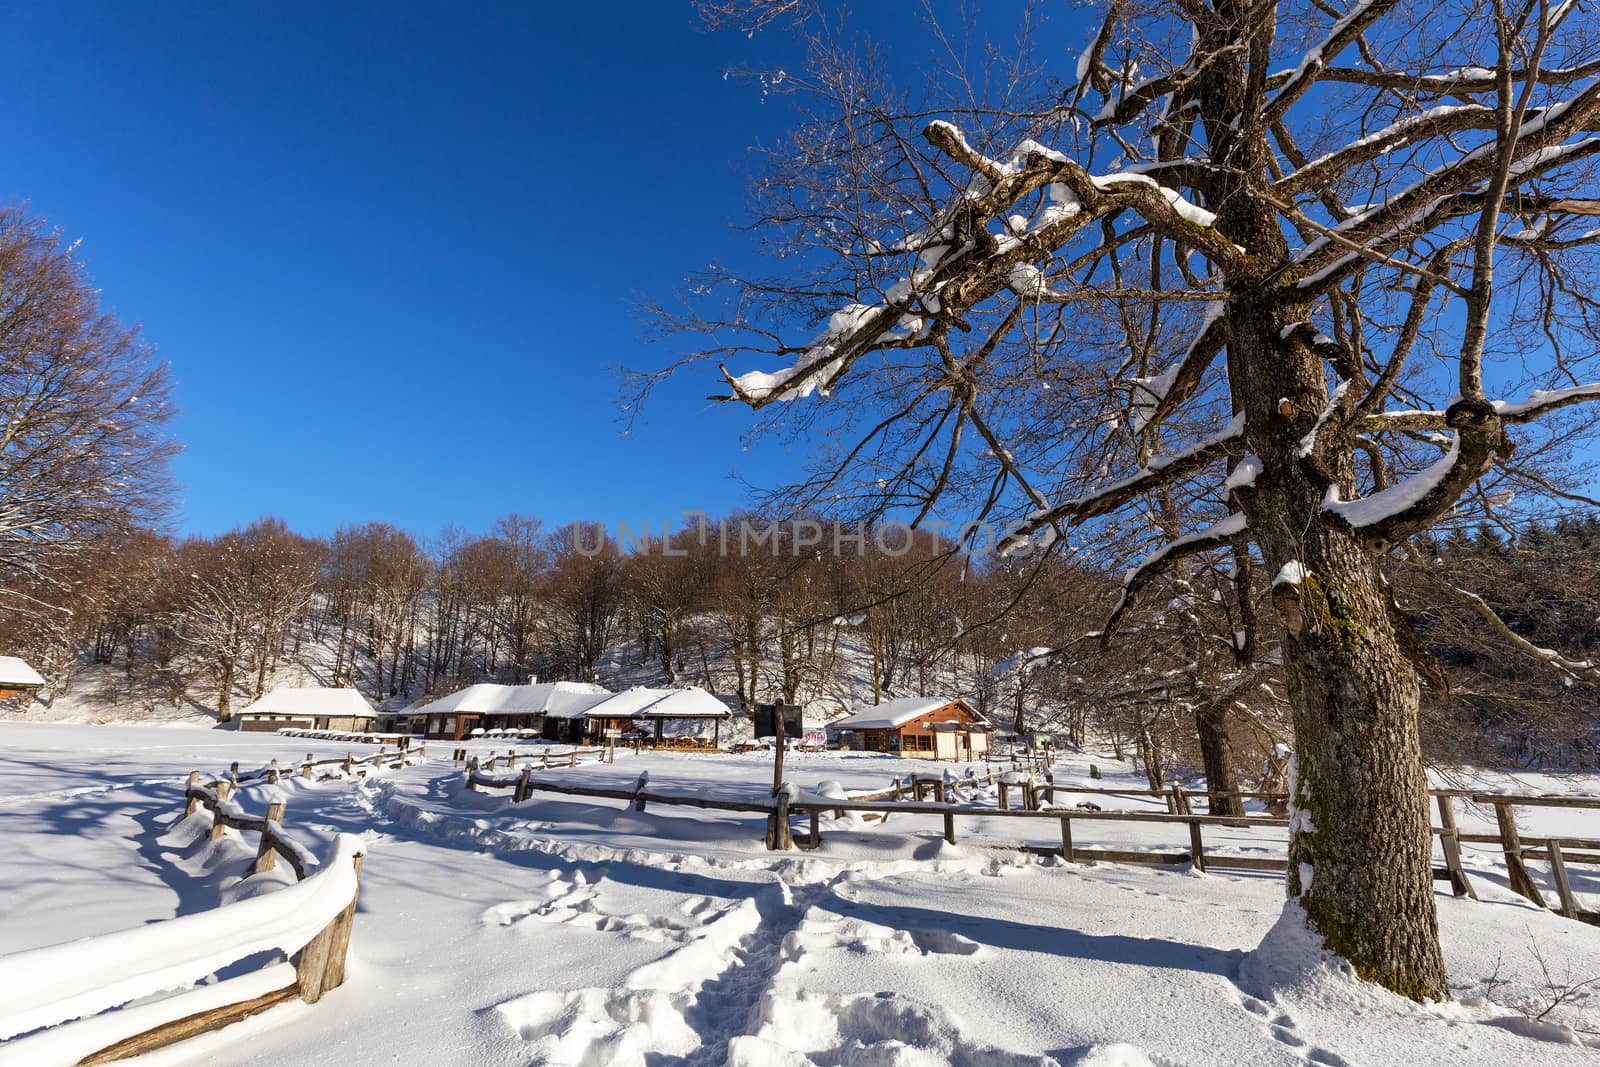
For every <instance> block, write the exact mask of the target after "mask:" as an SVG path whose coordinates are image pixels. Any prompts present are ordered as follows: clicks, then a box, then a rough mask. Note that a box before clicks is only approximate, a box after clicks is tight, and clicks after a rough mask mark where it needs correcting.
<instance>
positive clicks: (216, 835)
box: [211, 780, 233, 841]
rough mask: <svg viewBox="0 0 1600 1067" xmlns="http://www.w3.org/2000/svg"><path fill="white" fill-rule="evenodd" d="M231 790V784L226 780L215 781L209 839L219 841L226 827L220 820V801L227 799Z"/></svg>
mask: <svg viewBox="0 0 1600 1067" xmlns="http://www.w3.org/2000/svg"><path fill="white" fill-rule="evenodd" d="M232 792H233V786H232V785H230V784H229V783H228V782H227V781H226V780H223V781H220V782H218V783H217V806H216V808H215V809H214V810H213V811H212V812H211V840H213V841H219V840H221V839H222V835H223V834H224V833H225V832H226V831H227V829H228V827H227V826H226V825H224V824H223V821H222V802H223V801H225V800H227V799H228V796H229V795H230V794H231V793H232Z"/></svg>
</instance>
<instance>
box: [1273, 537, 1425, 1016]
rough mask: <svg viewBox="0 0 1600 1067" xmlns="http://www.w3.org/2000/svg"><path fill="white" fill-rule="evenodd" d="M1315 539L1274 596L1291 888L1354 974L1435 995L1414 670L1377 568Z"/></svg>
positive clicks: (1337, 544)
mask: <svg viewBox="0 0 1600 1067" xmlns="http://www.w3.org/2000/svg"><path fill="white" fill-rule="evenodd" d="M1317 540H1318V541H1319V542H1320V544H1318V545H1316V546H1315V547H1316V548H1318V549H1320V551H1312V552H1307V553H1306V555H1308V556H1310V557H1312V558H1311V559H1310V560H1308V561H1303V562H1305V563H1306V565H1307V567H1308V569H1309V571H1310V574H1309V575H1308V577H1307V578H1306V579H1305V580H1304V581H1303V582H1302V583H1301V584H1300V587H1299V589H1298V595H1295V594H1293V593H1280V595H1278V596H1277V597H1275V599H1276V600H1277V602H1278V603H1279V604H1280V610H1281V611H1282V612H1283V613H1284V615H1285V616H1286V618H1285V622H1286V626H1287V627H1289V628H1290V630H1291V632H1290V633H1289V635H1288V639H1287V641H1286V656H1285V668H1286V671H1287V674H1288V679H1289V699H1290V704H1291V707H1292V708H1293V711H1294V725H1295V736H1296V739H1297V742H1298V743H1297V746H1296V757H1295V772H1294V780H1293V782H1292V783H1291V792H1292V796H1291V804H1292V811H1293V813H1294V815H1293V818H1294V823H1293V824H1292V825H1291V827H1290V841H1289V892H1290V895H1298V896H1299V897H1300V899H1301V903H1302V904H1303V905H1304V906H1305V909H1306V914H1307V916H1308V917H1309V918H1310V919H1311V922H1312V924H1313V925H1314V926H1315V927H1316V929H1317V930H1318V931H1319V932H1320V933H1321V934H1322V936H1323V938H1324V939H1325V940H1326V941H1327V943H1328V946H1329V947H1330V948H1332V949H1333V950H1334V951H1336V952H1338V953H1339V954H1341V955H1343V956H1344V957H1345V958H1346V959H1348V960H1349V961H1350V962H1351V963H1352V964H1353V965H1354V966H1355V969H1356V973H1357V974H1359V975H1360V976H1361V977H1363V978H1366V979H1368V980H1371V981H1375V982H1378V983H1380V984H1382V985H1384V986H1387V987H1388V988H1390V989H1392V990H1394V991H1395V992H1397V993H1401V994H1404V995H1406V996H1409V997H1412V998H1414V999H1421V998H1424V997H1428V998H1442V997H1444V996H1446V995H1448V986H1447V982H1446V975H1445V969H1444V960H1443V957H1442V955H1441V953H1440V951H1439V928H1438V920H1437V917H1436V914H1435V911H1434V901H1433V857H1432V852H1433V842H1432V836H1431V832H1430V830H1429V816H1428V796H1427V785H1428V783H1427V777H1426V775H1425V773H1424V771H1423V767H1422V756H1421V751H1422V746H1421V739H1420V737H1419V736H1418V732H1417V705H1418V698H1419V693H1418V684H1417V675H1416V671H1415V670H1414V668H1413V667H1412V666H1411V663H1410V661H1408V660H1407V659H1406V657H1405V655H1404V654H1403V653H1402V652H1401V650H1400V646H1399V643H1398V641H1397V640H1396V637H1395V633H1394V630H1393V627H1392V626H1391V624H1390V621H1389V616H1388V611H1387V592H1386V591H1385V590H1384V588H1383V586H1382V578H1381V576H1380V575H1379V574H1378V569H1377V566H1376V565H1375V563H1374V562H1373V561H1372V560H1371V559H1370V558H1369V557H1367V556H1366V554H1365V553H1364V551H1363V550H1362V549H1361V548H1360V547H1359V546H1357V545H1355V544H1353V543H1351V542H1350V541H1349V540H1348V539H1345V538H1341V537H1339V536H1338V535H1336V534H1330V533H1326V532H1325V533H1323V535H1322V536H1321V537H1319V538H1317ZM1307 547H1308V548H1310V547H1312V546H1310V545H1308V546H1307ZM1279 589H1280V590H1282V589H1283V587H1282V586H1280V587H1279ZM1296 613H1298V615H1299V619H1298V621H1297V622H1296V621H1295V619H1294V616H1295V615H1296ZM1295 629H1297V630H1298V633H1295V632H1293V630H1295Z"/></svg>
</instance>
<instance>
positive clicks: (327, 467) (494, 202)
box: [0, 3, 797, 535]
mask: <svg viewBox="0 0 1600 1067" xmlns="http://www.w3.org/2000/svg"><path fill="white" fill-rule="evenodd" d="M596 16H597V9H596V8H595V7H593V6H589V5H567V4H548V5H547V4H519V5H504V6H496V7H491V6H489V5H458V6H455V7H454V8H447V7H446V6H444V5H437V6H408V5H381V6H380V5H368V6H362V7H357V6H354V5H344V4H327V5H287V4H272V5H253V6H245V5H220V4H210V5H192V6H190V5H176V4H171V3H157V4H71V5H67V4H50V5H43V4H37V5H24V6H21V7H16V8H13V9H12V10H11V11H10V12H9V13H8V16H7V23H8V25H7V33H6V34H5V35H4V38H3V39H0V93H3V95H4V98H5V99H6V100H8V101H9V102H10V105H11V106H10V107H9V108H8V109H7V110H8V116H7V117H8V121H7V142H8V144H9V145H10V146H11V147H10V148H9V149H8V151H7V153H6V165H5V166H4V168H3V169H0V197H4V198H5V199H8V200H27V201H29V202H30V203H31V205H32V208H33V210H34V211H35V212H37V213H39V214H42V215H44V216H46V217H48V218H49V219H50V220H51V221H52V222H53V223H54V224H55V225H57V226H59V227H60V228H61V229H62V230H63V231H64V232H65V233H66V234H67V235H68V236H69V237H72V238H81V239H82V241H83V244H82V255H83V257H84V259H85V261H86V262H87V263H88V265H89V269H90V271H91V273H92V275H93V276H94V278H95V281H96V283H97V284H98V285H99V286H100V288H101V289H102V291H103V293H104V296H105V299H106V301H107V303H108V304H109V305H111V306H112V307H113V308H114V309H115V310H116V311H117V312H118V314H119V315H120V316H121V317H122V318H123V319H124V320H125V321H136V322H140V323H142V324H143V326H144V329H145V332H146V335H147V337H148V338H149V339H150V340H151V341H153V342H155V343H156V344H157V345H158V347H159V351H160V354H161V356H162V357H163V358H165V359H167V360H168V361H170V363H171V364H172V367H173V369H174V371H175V374H176V377H177V379H178V382H179V387H178V401H179V404H180V405H181V407H182V409H183V415H182V417H181V419H180V421H179V422H178V423H177V425H176V432H177V434H178V435H179V436H180V437H181V438H182V440H183V441H184V442H185V444H186V446H187V447H186V451H185V453H184V455H183V456H182V457H181V458H180V459H179V461H178V463H177V468H176V470H177V475H178V478H179V480H180V481H181V483H182V484H183V487H184V490H183V491H184V500H183V506H182V511H181V514H180V517H179V521H178V525H179V528H180V529H182V530H185V531H193V532H202V533H214V532H219V531H222V530H226V529H228V528H230V527H232V526H234V525H236V524H240V523H244V522H248V521H249V520H251V519H252V518H254V517H256V516H258V515H262V514H276V515H279V516H281V517H282V518H284V519H285V520H286V521H288V522H289V523H290V524H291V525H292V526H294V527H296V528H298V529H301V530H302V531H304V532H307V533H327V532H331V531H332V530H333V529H335V528H337V527H338V526H340V525H343V524H346V523H351V522H357V521H364V520H369V519H383V520H388V521H392V522H396V523H399V524H401V525H404V526H407V527H410V528H412V529H414V530H416V531H418V532H419V533H422V534H425V535H427V534H432V533H434V532H436V531H437V530H438V529H440V528H441V527H443V526H444V525H445V524H447V523H453V524H455V525H458V526H460V527H463V528H465V529H468V530H479V529H483V528H485V527H487V526H488V524H489V523H490V522H491V521H492V520H493V519H494V518H495V517H496V516H498V515H501V514H505V513H507V512H512V511H516V512H521V513H523V514H534V515H538V516H540V517H542V518H544V519H545V520H546V522H547V523H550V524H557V523H561V522H565V521H569V520H571V519H574V518H579V517H595V518H604V519H607V520H610V521H615V520H617V519H635V518H643V517H661V518H666V517H671V516H675V515H676V514H677V510H678V509H679V508H682V507H706V508H708V509H712V510H721V509H724V508H727V507H729V506H731V505H734V504H736V503H738V502H740V501H741V500H742V498H743V492H744V490H743V489H742V488H741V486H740V485H739V484H738V483H737V482H736V481H734V480H733V479H731V478H730V475H732V474H735V473H737V474H740V475H742V476H744V477H746V478H749V479H751V480H753V481H757V482H766V483H771V482H775V481H778V480H780V479H781V478H782V476H783V475H784V474H785V473H786V472H787V471H789V470H790V467H791V465H792V464H793V463H794V462H795V460H796V458H797V457H795V456H793V455H790V454H788V453H787V452H786V451H785V450H784V449H783V448H781V447H779V446H777V445H775V444H774V445H765V446H762V447H760V448H757V449H755V450H752V451H749V452H746V451H744V450H743V445H742V440H741V435H742V433H743V431H744V430H745V429H747V428H748V426H749V425H750V414H749V413H748V412H747V411H741V410H737V409H734V408H732V407H731V406H729V407H718V406H715V405H712V404H709V403H708V402H706V401H705V399H704V398H705V396H706V394H707V393H709V392H712V391H714V390H715V386H716V384H717V383H716V382H715V381H713V380H710V378H709V375H707V376H706V377H705V379H704V380H702V379H701V378H699V377H695V376H690V377H687V378H684V379H682V380H680V381H678V382H676V383H674V384H673V386H672V387H671V388H670V389H669V390H668V391H667V392H666V393H664V394H661V395H660V397H659V399H658V400H657V401H656V402H655V403H654V404H653V405H652V407H651V408H650V410H649V412H648V419H649V421H648V422H647V423H646V424H645V425H644V426H642V427H637V428H636V429H635V430H634V432H633V433H632V435H631V436H623V435H622V432H621V431H622V426H621V424H620V422H619V417H620V410H619V407H618V402H617V401H618V397H617V383H616V380H615V378H614V377H613V376H611V375H610V374H609V373H608V370H607V368H608V367H611V366H614V365H616V364H620V363H628V364H631V365H636V366H637V365H648V364H651V363H653V362H655V361H659V360H660V359H662V358H664V356H665V353H663V352H660V351H659V350H657V349H654V348H651V347H647V346H645V345H644V344H642V341H641V338H642V331H641V329H640V327H639V325H638V323H637V322H636V321H635V320H634V319H633V317H632V316H631V310H630V301H631V298H632V297H633V295H634V294H635V293H638V292H648V293H653V294H657V295H666V294H668V293H669V292H670V291H671V289H672V288H673V286H674V285H675V284H677V283H678V282H679V281H680V280H681V279H682V277H683V276H684V275H685V274H686V273H687V272H688V271H690V270H691V269H693V268H694V267H696V266H698V265H703V264H705V263H706V262H708V261H710V260H711V259H713V258H721V259H724V260H728V259H730V258H734V259H735V260H736V259H737V257H738V256H739V255H740V254H741V252H740V250H741V249H743V248H744V247H745V242H744V238H742V237H741V236H740V235H738V234H737V233H735V232H733V231H732V229H731V227H732V225H734V224H737V223H739V222H740V221H741V220H742V218H743V203H744V201H743V187H744V182H743V177H742V174H741V168H743V167H745V166H746V165H747V161H748V155H747V151H746V147H747V146H748V145H749V144H751V143H753V142H755V141H757V140H760V139H762V138H763V137H766V136H770V135H771V134H773V133H774V132H775V131H776V130H778V129H780V128H781V127H782V125H783V121H784V114H783V106H782V105H781V104H779V103H775V102H771V101H765V102H764V101H763V100H762V99H761V97H760V94H759V92H758V91H756V90H755V89H754V88H753V87H752V86H750V85H749V84H748V83H741V82H739V81H737V80H733V81H728V80H724V78H723V77H722V70H723V69H724V67H725V66H727V65H728V64H732V63H740V62H750V63H752V64H759V63H761V62H763V61H768V60H772V59H777V60H778V61H779V62H781V61H782V58H783V53H784V51H785V50H786V49H787V48H789V47H792V46H790V45H789V44H788V43H787V42H786V41H784V40H783V39H782V38H781V37H779V36H777V35H770V34H767V35H760V36H758V37H757V38H756V39H754V40H750V39H747V38H745V37H744V36H742V35H740V34H732V33H721V34H715V35H710V34H705V33H702V32H699V31H698V29H697V26H696V22H695V19H694V16H693V15H692V13H691V11H690V9H689V6H688V4H687V3H637V4H632V5H606V6H605V7H604V9H603V15H602V16H601V17H596ZM18 146H24V147H18Z"/></svg>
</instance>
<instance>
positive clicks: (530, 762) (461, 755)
mask: <svg viewBox="0 0 1600 1067" xmlns="http://www.w3.org/2000/svg"><path fill="white" fill-rule="evenodd" d="M450 761H451V763H452V764H454V765H456V766H460V765H461V764H463V763H465V764H467V765H468V766H473V767H477V768H478V769H479V770H481V771H492V770H494V769H495V768H496V767H498V766H504V767H506V768H507V769H508V770H514V769H515V768H516V767H517V766H518V764H519V763H520V764H521V765H522V766H524V767H537V768H538V769H539V770H541V771H548V770H550V769H551V768H552V767H576V766H578V765H579V764H580V763H615V762H616V761H617V750H616V748H615V747H614V746H610V745H608V746H606V747H605V748H572V749H568V750H567V751H566V752H551V751H550V749H548V748H540V749H537V750H525V751H522V752H518V751H516V750H515V749H512V750H511V751H509V752H507V753H506V754H505V755H503V756H502V755H499V754H491V755H489V756H476V755H473V754H472V753H471V752H470V751H469V750H467V749H465V748H458V749H455V750H453V751H452V752H451V753H450ZM468 788H471V782H470V781H469V782H468Z"/></svg>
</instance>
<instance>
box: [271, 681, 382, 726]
mask: <svg viewBox="0 0 1600 1067" xmlns="http://www.w3.org/2000/svg"><path fill="white" fill-rule="evenodd" d="M291 726H292V727H296V728H298V729H301V730H348V731H350V732H351V733H369V732H371V731H372V730H375V729H377V726H378V713H377V712H375V711H373V710H372V705H371V704H368V703H367V698H366V697H364V696H362V695H361V694H360V693H358V692H356V691H355V690H354V689H348V688H338V689H333V688H326V687H323V686H319V685H308V686H283V687H281V688H278V689H274V690H273V691H272V692H270V693H268V694H267V695H266V696H264V697H262V698H261V699H260V700H257V701H256V702H255V703H253V704H251V705H250V706H249V707H247V708H245V709H244V710H243V711H241V712H239V729H241V730H248V731H251V732H260V731H272V730H282V729H284V728H286V727H291Z"/></svg>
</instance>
